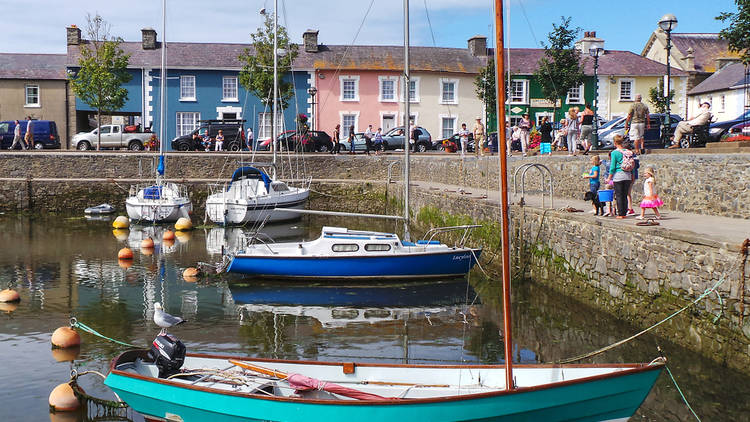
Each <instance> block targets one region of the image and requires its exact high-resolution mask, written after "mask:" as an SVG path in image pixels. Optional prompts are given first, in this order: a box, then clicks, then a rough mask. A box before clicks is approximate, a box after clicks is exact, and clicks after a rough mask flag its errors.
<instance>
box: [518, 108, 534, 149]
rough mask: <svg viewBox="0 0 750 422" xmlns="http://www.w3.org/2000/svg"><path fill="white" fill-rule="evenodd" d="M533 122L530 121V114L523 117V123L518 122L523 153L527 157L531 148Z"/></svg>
mask: <svg viewBox="0 0 750 422" xmlns="http://www.w3.org/2000/svg"><path fill="white" fill-rule="evenodd" d="M531 126H532V124H531V120H529V114H528V113H524V114H523V115H522V116H521V121H520V122H518V128H519V129H521V133H520V134H521V153H522V154H523V156H524V157H525V156H526V150H527V149H528V148H529V134H530V133H531Z"/></svg>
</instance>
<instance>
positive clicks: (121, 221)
mask: <svg viewBox="0 0 750 422" xmlns="http://www.w3.org/2000/svg"><path fill="white" fill-rule="evenodd" d="M112 227H114V228H116V229H127V228H128V227H130V220H128V217H125V216H124V215H119V216H117V218H115V221H113V222H112Z"/></svg>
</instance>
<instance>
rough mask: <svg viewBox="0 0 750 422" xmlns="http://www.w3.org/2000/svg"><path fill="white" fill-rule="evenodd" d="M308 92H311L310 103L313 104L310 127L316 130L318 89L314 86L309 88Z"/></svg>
mask: <svg viewBox="0 0 750 422" xmlns="http://www.w3.org/2000/svg"><path fill="white" fill-rule="evenodd" d="M307 93H308V94H310V105H311V106H312V108H311V109H310V110H311V111H310V126H311V127H310V129H311V130H315V94H317V93H318V89H317V88H315V87H314V86H312V87H310V88H308V89H307Z"/></svg>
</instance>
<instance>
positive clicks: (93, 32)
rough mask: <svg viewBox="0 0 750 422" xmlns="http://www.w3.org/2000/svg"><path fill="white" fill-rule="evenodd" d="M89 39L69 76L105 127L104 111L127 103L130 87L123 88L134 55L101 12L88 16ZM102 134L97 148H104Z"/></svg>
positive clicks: (107, 111) (79, 95)
mask: <svg viewBox="0 0 750 422" xmlns="http://www.w3.org/2000/svg"><path fill="white" fill-rule="evenodd" d="M86 21H87V25H86V35H87V36H88V40H86V41H85V43H82V44H81V49H80V53H81V57H80V58H79V59H78V67H79V70H78V72H75V73H73V74H71V75H70V76H69V79H70V83H71V88H72V89H73V93H74V94H75V95H76V96H77V97H78V98H80V99H81V101H83V102H84V103H86V104H88V105H89V106H90V107H92V108H95V109H96V122H97V125H98V126H99V127H101V126H102V112H106V113H108V114H109V113H112V112H113V111H115V110H117V109H119V108H121V107H122V106H124V105H125V101H127V99H128V90H127V89H125V88H123V87H122V84H124V83H127V82H129V81H130V79H132V77H133V76H132V75H130V74H129V73H128V71H127V68H128V60H129V59H130V54H125V52H124V51H122V49H121V48H120V43H122V38H120V37H112V36H111V35H110V33H109V30H110V25H109V24H108V23H107V22H105V21H104V19H102V17H101V16H99V14H98V13H97V14H96V16H93V17H92V16H91V15H90V14H87V15H86ZM101 145H102V135H101V133H99V136H98V137H97V141H96V149H97V150H99V149H101Z"/></svg>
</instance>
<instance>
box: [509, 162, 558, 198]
mask: <svg viewBox="0 0 750 422" xmlns="http://www.w3.org/2000/svg"><path fill="white" fill-rule="evenodd" d="M532 168H535V169H537V171H539V174H540V175H541V176H542V190H541V194H542V208H546V206H545V201H544V197H545V194H549V200H550V207H551V208H554V207H555V199H554V196H555V190H554V186H553V184H552V179H553V178H552V172H551V171H550V169H549V168H548V167H547V166H545V165H544V164H539V163H526V164H523V165H521V166H519V167H518V168H516V171H515V172H514V173H513V195H514V196H515V195H518V172H520V171H521V170H523V172H522V173H521V199H522V200H523V199H524V197H525V196H526V173H527V172H528V171H529V170H530V169H532ZM547 176H549V184H548V187H549V192H548V191H547V190H545V189H544V186H545V184H547Z"/></svg>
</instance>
